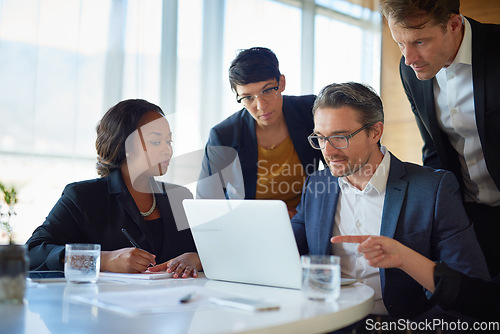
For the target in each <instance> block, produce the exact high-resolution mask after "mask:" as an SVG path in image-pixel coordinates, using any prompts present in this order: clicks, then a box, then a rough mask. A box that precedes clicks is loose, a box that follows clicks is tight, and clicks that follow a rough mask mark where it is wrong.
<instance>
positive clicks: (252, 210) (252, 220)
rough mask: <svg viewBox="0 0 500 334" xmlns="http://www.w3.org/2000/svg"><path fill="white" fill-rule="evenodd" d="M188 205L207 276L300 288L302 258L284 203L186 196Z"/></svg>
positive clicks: (185, 205) (195, 238)
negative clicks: (188, 197) (189, 197)
mask: <svg viewBox="0 0 500 334" xmlns="http://www.w3.org/2000/svg"><path fill="white" fill-rule="evenodd" d="M183 205H184V210H185V211H186V216H187V219H188V222H189V225H190V227H191V232H192V234H193V238H194V241H195V243H196V248H197V249H198V254H199V256H200V260H201V264H202V265H203V271H204V273H205V276H206V277H207V278H209V279H214V280H222V281H231V282H239V283H250V284H258V285H268V286H275V287H283V288H292V289H300V285H301V277H302V269H301V264H300V256H299V251H298V249H297V244H296V242H295V237H294V235H293V230H292V226H291V224H290V218H289V216H288V210H287V207H286V205H285V203H284V202H283V201H279V200H220V199H196V200H193V199H186V200H184V201H183Z"/></svg>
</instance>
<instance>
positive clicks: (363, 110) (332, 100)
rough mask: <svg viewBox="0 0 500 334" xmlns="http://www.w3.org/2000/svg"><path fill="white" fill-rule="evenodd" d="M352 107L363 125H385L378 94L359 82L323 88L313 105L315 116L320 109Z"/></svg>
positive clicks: (334, 84)
mask: <svg viewBox="0 0 500 334" xmlns="http://www.w3.org/2000/svg"><path fill="white" fill-rule="evenodd" d="M345 106H347V107H351V108H353V109H355V110H356V111H357V114H358V120H359V122H360V123H361V124H364V125H366V124H370V125H372V124H375V123H377V122H382V123H384V109H383V106H382V100H381V99H380V97H379V96H378V94H377V93H376V92H375V91H374V90H373V88H371V87H370V86H368V85H363V84H360V83H357V82H345V83H333V84H330V85H328V86H325V87H323V89H321V91H320V92H319V94H318V96H317V98H316V100H315V101H314V105H313V110H312V112H313V115H314V114H315V113H316V110H318V109H319V108H333V109H337V108H341V107H345Z"/></svg>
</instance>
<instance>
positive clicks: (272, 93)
mask: <svg viewBox="0 0 500 334" xmlns="http://www.w3.org/2000/svg"><path fill="white" fill-rule="evenodd" d="M278 89H279V86H276V87H271V88H267V89H264V90H263V91H262V92H261V93H260V94H257V95H245V96H242V97H239V98H237V99H236V101H237V102H238V103H241V104H243V105H244V106H245V107H246V106H251V105H252V104H254V102H255V100H257V98H258V97H260V98H261V99H264V100H266V101H268V100H271V99H274V98H275V97H276V96H277V94H276V92H277V91H278Z"/></svg>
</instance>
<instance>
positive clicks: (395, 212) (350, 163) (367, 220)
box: [292, 82, 489, 320]
mask: <svg viewBox="0 0 500 334" xmlns="http://www.w3.org/2000/svg"><path fill="white" fill-rule="evenodd" d="M313 114H314V131H313V133H312V134H311V135H310V136H309V137H308V139H309V143H310V144H311V146H312V147H313V148H314V149H316V150H318V151H321V152H322V154H323V156H324V159H325V160H326V163H327V165H328V167H329V168H327V169H325V170H322V171H318V172H316V173H314V174H312V175H310V176H309V177H308V178H307V180H306V182H305V184H304V189H303V191H302V199H301V202H300V204H299V206H298V207H297V214H296V215H295V216H294V217H293V219H292V225H293V230H294V233H295V238H296V241H297V245H298V247H299V252H300V253H301V254H308V253H310V254H320V255H321V254H325V255H327V254H334V255H338V256H340V257H341V267H342V269H341V270H342V276H343V277H349V278H356V279H358V280H360V281H361V282H363V283H364V284H367V285H369V286H370V287H372V288H373V290H374V291H375V306H374V309H373V312H372V313H373V314H375V315H380V316H390V317H392V318H394V319H396V318H405V319H417V320H421V319H423V318H424V317H434V316H437V315H439V316H445V317H448V316H449V315H448V314H445V313H444V311H443V310H441V309H439V308H438V307H437V306H436V307H433V305H432V303H431V302H430V301H429V299H428V297H429V296H428V295H427V293H426V292H425V291H424V289H423V288H422V287H421V286H420V284H418V283H417V282H416V281H415V280H413V279H412V278H411V277H410V276H408V275H407V274H405V273H404V272H403V271H401V270H398V269H379V268H373V267H370V266H369V265H368V263H367V261H366V260H365V259H364V258H363V257H362V256H361V255H358V254H357V252H356V246H357V245H356V244H349V243H336V244H331V243H330V238H331V237H332V236H339V235H383V236H387V237H390V238H394V239H395V240H398V241H399V242H400V243H402V244H404V245H406V246H407V247H410V248H412V249H413V250H415V251H417V252H418V253H420V254H422V255H424V256H426V257H427V258H429V259H431V260H432V261H443V262H445V263H446V264H447V265H448V266H449V267H451V268H453V269H455V270H458V271H460V272H462V273H464V274H467V275H469V276H474V277H478V278H482V279H488V278H489V274H488V269H487V267H486V262H485V260H484V257H483V254H482V252H481V249H480V247H479V244H478V242H477V240H476V236H475V233H474V229H473V227H472V225H471V223H470V222H469V220H468V218H467V215H466V214H465V210H464V208H463V206H462V201H461V198H460V193H459V188H458V182H457V181H456V179H455V177H454V175H453V173H451V172H447V171H443V170H435V169H432V168H429V167H422V166H418V165H415V164H411V163H406V162H401V161H400V160H398V159H397V158H396V157H395V156H394V155H392V154H391V153H390V152H389V151H388V150H387V149H386V148H385V147H384V146H382V145H381V144H380V140H381V138H382V133H383V130H384V113H383V107H382V101H381V100H380V98H379V96H378V95H377V94H376V93H375V92H374V91H373V90H372V89H371V88H369V87H367V86H364V85H362V84H358V83H353V82H348V83H343V84H331V85H329V86H326V87H324V88H323V89H322V90H321V92H320V94H319V95H318V97H317V99H316V101H315V102H314V107H313ZM417 317H418V318H417ZM392 318H391V319H392ZM448 319H453V318H448Z"/></svg>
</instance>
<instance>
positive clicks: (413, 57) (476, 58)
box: [381, 0, 500, 276]
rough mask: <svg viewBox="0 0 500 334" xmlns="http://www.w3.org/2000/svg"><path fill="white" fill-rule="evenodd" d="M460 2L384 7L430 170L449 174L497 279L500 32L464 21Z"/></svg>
mask: <svg viewBox="0 0 500 334" xmlns="http://www.w3.org/2000/svg"><path fill="white" fill-rule="evenodd" d="M459 8H460V1H459V0H436V1H424V0H385V1H384V2H382V3H381V10H382V13H383V15H384V16H385V17H386V18H387V21H388V24H389V28H390V30H391V33H392V37H393V39H394V40H395V41H396V43H397V44H398V45H399V48H400V49H401V52H402V54H403V57H402V58H401V62H400V73H401V80H402V82H403V86H404V89H405V92H406V95H407V97H408V100H409V101H410V104H411V108H412V110H413V113H414V114H415V118H416V120H417V125H418V127H419V129H420V133H421V135H422V138H423V140H424V146H423V149H422V155H423V162H424V165H426V166H431V167H434V168H444V169H447V170H450V171H452V172H453V173H454V174H455V176H456V177H457V179H458V180H459V184H460V191H461V195H462V200H463V202H464V206H465V209H466V212H467V214H468V216H469V218H470V219H471V221H472V222H473V224H474V229H475V231H476V234H477V238H478V240H479V243H480V245H481V248H482V250H483V252H484V255H485V258H486V261H487V263H488V267H489V270H490V274H491V275H492V276H496V275H497V274H499V273H500V243H499V242H498V241H497V235H499V234H500V135H499V131H500V84H499V83H498V76H499V75H500V62H499V61H498V59H500V45H499V44H498V43H497V42H498V41H499V40H500V26H499V25H493V24H482V23H479V22H477V21H475V20H473V19H471V18H467V17H463V16H461V15H460V13H459Z"/></svg>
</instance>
